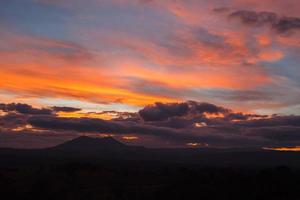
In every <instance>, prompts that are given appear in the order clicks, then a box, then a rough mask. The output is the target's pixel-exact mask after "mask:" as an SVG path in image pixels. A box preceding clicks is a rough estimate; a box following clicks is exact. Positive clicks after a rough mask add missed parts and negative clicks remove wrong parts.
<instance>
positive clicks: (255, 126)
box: [0, 101, 300, 148]
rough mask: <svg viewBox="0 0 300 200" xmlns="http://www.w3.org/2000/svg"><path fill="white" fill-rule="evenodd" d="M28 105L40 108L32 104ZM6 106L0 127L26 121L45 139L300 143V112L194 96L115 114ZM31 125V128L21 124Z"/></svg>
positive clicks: (225, 144) (5, 130) (8, 128)
mask: <svg viewBox="0 0 300 200" xmlns="http://www.w3.org/2000/svg"><path fill="white" fill-rule="evenodd" d="M4 105H5V106H4ZM13 105H17V104H13ZM15 107H16V106H15ZM8 108H9V109H8ZM26 108H27V110H28V108H31V110H34V109H35V108H32V107H31V106H29V107H28V106H26ZM1 109H3V110H9V112H7V113H6V114H5V115H3V116H0V125H1V127H3V128H2V129H0V132H1V133H6V134H9V133H11V134H13V133H15V131H16V130H15V129H16V128H19V127H21V129H18V130H17V131H18V133H19V134H23V136H24V135H27V134H35V131H36V130H38V131H41V132H39V134H43V140H44V139H45V137H47V136H51V135H52V134H53V135H55V136H56V137H59V135H60V134H61V135H62V137H75V136H76V135H78V134H91V135H93V134H95V135H98V134H114V135H116V136H117V137H121V136H122V135H124V134H125V135H126V134H130V135H135V136H138V137H139V138H143V137H154V138H156V140H157V141H165V142H166V144H169V145H171V144H176V145H185V144H186V143H188V142H197V143H200V144H208V145H209V146H210V147H255V148H257V147H270V146H271V147H281V146H293V145H300V132H299V131H300V116H277V115H274V116H263V115H255V114H245V113H241V112H233V111H232V110H230V109H226V108H223V107H220V106H216V105H214V104H210V103H200V102H195V101H187V102H182V103H166V104H164V103H156V104H154V105H152V106H147V107H145V108H144V109H142V110H140V112H139V113H126V112H124V113H122V112H121V113H119V112H115V111H105V112H104V114H105V113H106V112H107V113H108V114H115V115H116V116H119V117H118V118H115V119H112V120H102V119H92V118H60V117H58V116H56V115H45V114H44V112H42V113H43V114H41V112H38V111H34V112H33V111H32V112H28V111H26V112H23V113H20V112H19V111H16V110H17V109H15V108H14V107H13V106H11V105H10V106H6V104H1ZM18 110H19V109H18ZM38 110H43V109H38ZM53 110H54V109H53ZM55 110H61V109H55ZM67 110H68V109H67ZM70 110H71V109H70ZM11 111H13V112H11ZM22 111H23V110H22ZM53 112H54V111H53ZM32 113H39V114H32ZM207 114H208V115H207ZM209 114H212V115H209ZM214 114H216V115H214ZM27 125H31V126H32V128H29V129H27V128H25V129H22V127H26V126H27ZM29 127H30V126H29ZM44 133H46V135H45V134H44ZM23 136H22V137H23ZM24 137H25V136H24ZM23 139H24V138H22V140H23ZM141 140H142V139H141ZM44 141H45V140H44ZM153 141H155V140H153ZM43 145H44V146H47V145H46V144H43Z"/></svg>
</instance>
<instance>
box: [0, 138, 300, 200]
mask: <svg viewBox="0 0 300 200" xmlns="http://www.w3.org/2000/svg"><path fill="white" fill-rule="evenodd" d="M0 194H1V199H4V200H15V199H16V200H59V199H63V200H94V199H95V200H160V199H163V200H169V199H170V200H176V199H180V200H185V199H188V200H190V199H200V200H201V199H204V200H206V199H208V200H209V199H217V200H248V199H249V200H257V199H264V200H269V199H270V200H277V199H280V200H289V199H300V198H299V197H300V153H297V152H273V151H261V150H255V149H251V150H249V149H244V150H240V149H238V150H237V149H231V150H226V151H224V150H216V149H207V150H205V149H173V150H172V149H146V148H143V147H132V146H126V145H124V144H122V143H119V142H118V141H116V140H114V139H112V138H106V139H91V138H87V137H81V138H78V139H75V140H72V141H69V142H66V143H64V144H61V145H59V146H56V147H53V148H49V149H32V150H24V149H23V150H22V149H0Z"/></svg>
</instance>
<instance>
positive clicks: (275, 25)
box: [229, 10, 300, 33]
mask: <svg viewBox="0 0 300 200" xmlns="http://www.w3.org/2000/svg"><path fill="white" fill-rule="evenodd" d="M229 17H230V18H237V19H240V20H241V22H242V23H244V24H245V25H250V26H269V27H270V28H272V29H273V30H275V31H277V32H278V33H285V32H288V31H292V30H300V18H296V17H285V16H279V15H277V14H276V13H273V12H266V11H262V12H255V11H248V10H239V11H236V12H233V13H231V14H230V15H229Z"/></svg>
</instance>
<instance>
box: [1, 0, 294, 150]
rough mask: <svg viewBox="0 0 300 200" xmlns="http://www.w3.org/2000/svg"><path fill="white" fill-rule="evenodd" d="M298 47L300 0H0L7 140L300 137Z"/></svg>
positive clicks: (260, 143)
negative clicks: (151, 115) (85, 136)
mask: <svg viewBox="0 0 300 200" xmlns="http://www.w3.org/2000/svg"><path fill="white" fill-rule="evenodd" d="M299 53H300V1H299V0H285V1H283V0H264V1H263V2H262V1H258V0H210V1H205V0H89V1H86V0H1V1H0V103H2V104H0V126H2V127H0V137H2V142H1V140H0V146H14V147H26V148H30V147H45V146H50V145H54V144H57V143H59V142H62V141H65V140H66V139H69V138H74V137H75V136H77V135H79V134H87V135H92V136H97V135H98V134H100V136H101V135H103V134H104V135H105V134H106V135H114V136H115V135H117V136H116V137H119V139H121V140H124V141H125V142H132V143H134V144H143V145H146V146H151V147H157V146H159V147H160V146H171V147H177V146H186V145H187V146H213V147H216V146H217V147H235V146H242V147H248V146H250V147H259V148H269V147H270V148H273V147H274V148H281V147H282V148H287V147H291V146H295V147H296V146H298V145H300V137H299V136H298V135H297V134H296V132H297V131H298V130H299V127H300V121H297V120H299V119H298V115H300V68H299V65H300V59H299V56H298V55H299ZM207 105H210V106H215V108H214V109H215V110H213V111H212V110H211V109H212V107H209V106H208V107H207ZM178 106H179V107H180V106H183V107H184V108H181V107H180V108H178ZM199 106H200V110H199ZM203 107H205V109H204V108H203ZM72 108H73V109H72ZM61 109H62V110H61ZM174 109H175V111H174ZM178 109H179V110H180V109H183V111H178ZM207 109H208V110H207ZM28 110H29V111H28ZM45 110H47V112H46V113H44V111H45ZM144 111H146V113H147V112H149V113H150V114H153V115H155V116H154V117H152V118H151V117H150V119H148V118H147V117H145V116H144V115H143V114H141V113H144ZM157 115H160V116H157ZM233 115H234V116H235V117H233ZM238 115H239V116H238ZM146 116H148V114H146ZM43 120H44V121H43ZM85 120H88V121H85ZM176 120H177V121H176ZM8 121H9V122H8ZM175 121H176V122H175ZM178 121H180V122H178ZM283 121H284V122H283ZM46 122H47V123H49V124H52V125H53V126H49V125H47V124H46ZM74 123H75V124H76V125H75V127H77V128H74ZM89 123H92V124H94V125H95V126H93V127H94V128H87V126H88V125H87V124H89ZM177 123H178V126H175V124H177ZM181 123H182V124H181ZM251 123H254V124H257V123H258V124H260V125H259V127H257V125H253V124H252V125H249V124H251ZM269 123H270V124H272V125H270V124H269ZM99 124H102V125H99ZM183 124H184V125H183ZM274 124H275V125H276V126H275V125H274ZM71 125H72V126H73V127H72V126H71ZM180 125H182V126H180ZM107 126H108V127H111V128H107ZM112 127H118V128H112ZM86 128H87V129H86ZM116 129H118V130H116ZM145 129H146V130H145ZM161 129H163V130H161ZM237 129H238V130H237ZM258 129H259V130H258ZM261 129H262V130H261ZM273 129H276V130H273ZM153 132H155V133H153ZM224 132H226V134H225V133H224ZM237 132H238V133H237ZM266 132H268V134H270V135H268V134H267V133H266ZM184 133H186V134H184ZM271 133H272V134H271ZM182 134H183V136H182ZM224 134H225V135H226V137H225V136H224ZM228 134H229V135H230V137H229V136H228ZM280 134H283V135H284V136H286V137H288V139H286V141H285V140H284V141H282V138H281V139H278V137H279V136H278V135H280ZM179 135H180V136H179ZM187 135H188V136H187ZM203 135H207V137H206V136H205V137H204V136H203ZM236 135H238V137H239V138H237V137H236ZM249 135H251V136H253V135H255V136H253V137H252V138H251V137H250V136H249ZM266 135H268V137H267V136H266ZM291 135H292V136H291ZM200 136H201V137H200ZM273 136H274V137H275V138H276V139H274V138H273ZM284 136H282V137H284ZM249 137H250V138H249ZM253 138H254V139H253ZM270 138H272V139H270ZM279 138H280V137H279ZM298 139H299V141H298ZM241 141H243V142H241Z"/></svg>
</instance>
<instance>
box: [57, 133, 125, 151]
mask: <svg viewBox="0 0 300 200" xmlns="http://www.w3.org/2000/svg"><path fill="white" fill-rule="evenodd" d="M126 148H130V146H127V145H125V144H123V143H121V142H119V141H117V140H116V139H114V138H112V137H104V138H92V137H87V136H80V137H78V138H75V139H73V140H70V141H67V142H65V143H63V144H60V145H58V146H56V147H54V148H53V149H57V150H68V151H88V150H94V151H98V150H118V149H126Z"/></svg>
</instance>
